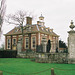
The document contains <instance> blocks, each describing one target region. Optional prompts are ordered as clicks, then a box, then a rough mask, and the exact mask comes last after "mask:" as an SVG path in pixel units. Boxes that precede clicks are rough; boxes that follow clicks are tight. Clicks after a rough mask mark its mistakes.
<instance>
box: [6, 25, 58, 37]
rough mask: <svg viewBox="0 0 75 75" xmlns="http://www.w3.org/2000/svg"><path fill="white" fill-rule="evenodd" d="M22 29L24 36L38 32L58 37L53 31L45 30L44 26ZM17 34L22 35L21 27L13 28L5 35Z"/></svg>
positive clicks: (27, 26) (31, 26) (30, 26)
mask: <svg viewBox="0 0 75 75" xmlns="http://www.w3.org/2000/svg"><path fill="white" fill-rule="evenodd" d="M23 29H24V31H23V33H24V34H26V33H36V32H40V33H44V34H48V35H52V36H57V37H59V36H58V35H57V34H56V33H55V32H53V29H49V27H48V28H46V27H45V26H41V25H37V24H34V25H26V26H24V27H23ZM18 34H22V31H21V27H15V28H14V29H12V30H11V31H9V32H8V33H7V34H5V35H18Z"/></svg>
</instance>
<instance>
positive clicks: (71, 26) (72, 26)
mask: <svg viewBox="0 0 75 75" xmlns="http://www.w3.org/2000/svg"><path fill="white" fill-rule="evenodd" d="M73 23H74V22H73V20H71V25H70V26H69V27H70V28H71V29H72V30H73V28H74V27H75V26H74V24H73Z"/></svg>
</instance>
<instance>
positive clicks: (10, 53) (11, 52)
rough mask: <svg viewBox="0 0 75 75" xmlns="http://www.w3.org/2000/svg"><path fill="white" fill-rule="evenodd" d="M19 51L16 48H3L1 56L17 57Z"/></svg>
mask: <svg viewBox="0 0 75 75" xmlns="http://www.w3.org/2000/svg"><path fill="white" fill-rule="evenodd" d="M16 56H17V51H14V50H1V51H0V58H16Z"/></svg>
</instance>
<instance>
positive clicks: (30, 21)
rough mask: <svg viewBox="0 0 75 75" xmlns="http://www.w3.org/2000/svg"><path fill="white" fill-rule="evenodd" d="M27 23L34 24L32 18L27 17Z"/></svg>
mask: <svg viewBox="0 0 75 75" xmlns="http://www.w3.org/2000/svg"><path fill="white" fill-rule="evenodd" d="M26 25H32V18H31V17H26Z"/></svg>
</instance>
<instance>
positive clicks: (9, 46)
mask: <svg viewBox="0 0 75 75" xmlns="http://www.w3.org/2000/svg"><path fill="white" fill-rule="evenodd" d="M8 40H9V41H10V45H9V48H8ZM7 49H11V39H7Z"/></svg>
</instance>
